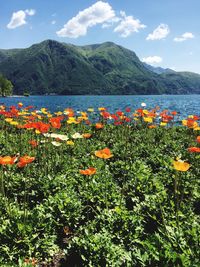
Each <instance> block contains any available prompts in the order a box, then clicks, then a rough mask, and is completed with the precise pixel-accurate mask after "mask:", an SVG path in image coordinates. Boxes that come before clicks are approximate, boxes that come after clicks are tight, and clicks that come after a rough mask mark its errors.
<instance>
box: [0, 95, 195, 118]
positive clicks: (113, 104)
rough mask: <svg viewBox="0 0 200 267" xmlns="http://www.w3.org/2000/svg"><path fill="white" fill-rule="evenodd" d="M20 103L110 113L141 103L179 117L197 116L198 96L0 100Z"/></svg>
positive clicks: (33, 97)
mask: <svg viewBox="0 0 200 267" xmlns="http://www.w3.org/2000/svg"><path fill="white" fill-rule="evenodd" d="M18 102H23V103H24V105H25V106H27V105H33V106H34V107H35V108H36V109H40V108H41V107H46V108H48V109H49V110H50V111H52V112H55V111H59V110H60V111H62V110H63V109H65V108H67V107H70V108H73V109H75V110H87V109H88V108H90V107H93V108H95V109H96V108H98V107H106V108H108V110H109V111H111V112H114V111H116V110H120V109H121V110H124V109H125V108H126V107H131V108H132V110H133V111H134V110H135V109H136V108H138V107H140V105H141V103H142V102H145V103H146V104H147V108H148V109H149V108H154V107H155V106H160V107H161V109H169V110H176V111H178V112H180V114H181V117H186V116H187V115H191V114H196V115H200V95H117V96H116V95H114V96H112V95H111V96H108V95H106V96H91V95H84V96H30V97H7V98H3V97H1V98H0V103H1V104H2V103H4V104H6V105H8V106H10V105H16V104H17V103H18Z"/></svg>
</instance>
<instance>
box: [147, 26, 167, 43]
mask: <svg viewBox="0 0 200 267" xmlns="http://www.w3.org/2000/svg"><path fill="white" fill-rule="evenodd" d="M169 32H170V30H169V26H168V25H167V24H160V25H159V26H158V27H157V28H156V29H155V30H154V31H153V32H152V33H150V34H149V35H148V36H147V38H146V40H161V39H163V38H165V37H166V36H167V35H168V34H169Z"/></svg>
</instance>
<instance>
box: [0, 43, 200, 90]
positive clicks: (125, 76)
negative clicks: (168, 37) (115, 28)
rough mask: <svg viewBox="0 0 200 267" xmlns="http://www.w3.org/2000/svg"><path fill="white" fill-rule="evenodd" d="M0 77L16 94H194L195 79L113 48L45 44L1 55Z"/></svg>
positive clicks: (198, 85) (199, 78)
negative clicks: (144, 61) (3, 76)
mask: <svg viewBox="0 0 200 267" xmlns="http://www.w3.org/2000/svg"><path fill="white" fill-rule="evenodd" d="M0 73H2V74H3V75H5V76H6V77H7V78H8V79H10V80H11V81H12V83H13V85H14V93H15V94H23V93H24V92H27V91H28V92H30V94H41V95H43V94H53V93H56V94H61V95H62V94H63V95H79V94H199V93H200V75H199V74H196V73H191V72H175V71H173V70H170V69H162V68H154V67H152V66H150V65H147V64H145V63H143V62H141V61H140V60H139V58H138V57H137V55H136V54H135V53H134V52H133V51H131V50H128V49H126V48H124V47H122V46H119V45H117V44H115V43H112V42H106V43H102V44H93V45H87V46H75V45H72V44H66V43H60V42H57V41H54V40H46V41H43V42H41V43H39V44H34V45H32V46H31V47H29V48H25V49H9V50H4V49H0Z"/></svg>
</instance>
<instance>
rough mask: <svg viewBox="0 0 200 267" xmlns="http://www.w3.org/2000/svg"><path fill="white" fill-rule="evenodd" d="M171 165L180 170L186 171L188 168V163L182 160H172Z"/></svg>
mask: <svg viewBox="0 0 200 267" xmlns="http://www.w3.org/2000/svg"><path fill="white" fill-rule="evenodd" d="M173 165H174V169H175V170H177V171H182V172H186V171H187V170H188V169H189V168H190V164H189V163H187V162H185V161H182V160H178V161H175V160H174V161H173Z"/></svg>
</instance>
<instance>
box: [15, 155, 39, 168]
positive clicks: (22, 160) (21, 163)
mask: <svg viewBox="0 0 200 267" xmlns="http://www.w3.org/2000/svg"><path fill="white" fill-rule="evenodd" d="M34 160H35V157H30V156H27V155H26V156H23V157H20V158H19V162H18V163H17V166H18V167H19V168H23V167H25V166H26V165H27V164H29V163H31V162H32V161H34Z"/></svg>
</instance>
